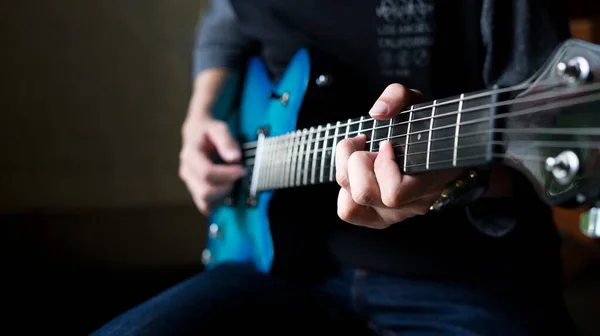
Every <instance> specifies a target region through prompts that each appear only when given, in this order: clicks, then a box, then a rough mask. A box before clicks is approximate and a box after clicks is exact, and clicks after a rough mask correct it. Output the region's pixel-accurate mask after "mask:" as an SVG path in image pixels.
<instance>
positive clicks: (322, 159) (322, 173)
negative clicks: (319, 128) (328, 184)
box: [319, 123, 331, 182]
mask: <svg viewBox="0 0 600 336" xmlns="http://www.w3.org/2000/svg"><path fill="white" fill-rule="evenodd" d="M330 128H331V124H330V123H327V126H325V138H324V140H323V152H322V153H321V172H320V174H319V181H320V182H323V179H324V173H325V157H326V154H327V138H328V137H329V129H330Z"/></svg>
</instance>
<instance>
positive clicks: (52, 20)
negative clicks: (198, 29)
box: [0, 0, 207, 265]
mask: <svg viewBox="0 0 600 336" xmlns="http://www.w3.org/2000/svg"><path fill="white" fill-rule="evenodd" d="M206 2H207V1H206V0H169V1H165V0H127V1H120V0H102V1H100V0H91V1H79V0H64V1H40V0H37V1H34V0H20V1H18V0H13V1H10V0H9V2H8V3H3V5H2V10H1V11H0V31H1V32H2V34H1V36H2V37H1V38H2V52H1V54H2V55H1V56H0V58H1V59H2V70H0V73H1V75H0V87H1V88H2V90H0V95H1V97H2V99H0V111H1V113H0V153H1V155H0V213H4V214H7V213H8V214H14V213H27V214H29V213H32V212H35V213H36V214H37V215H35V216H33V217H32V216H25V217H19V218H16V219H15V218H12V219H11V220H10V221H9V222H10V223H9V225H12V226H9V229H7V226H6V225H5V226H4V227H3V230H9V232H8V233H7V234H5V235H4V237H3V239H6V240H7V243H10V244H14V249H13V250H16V251H23V252H24V253H25V252H26V251H27V250H29V249H30V248H31V247H36V248H41V251H40V252H39V254H40V255H42V256H43V258H50V259H52V260H57V261H67V262H70V261H74V260H75V261H76V260H80V261H89V260H94V261H98V262H103V263H109V264H117V265H140V264H141V265H144V264H179V263H199V260H200V253H201V250H202V246H203V244H204V231H205V230H204V228H205V223H204V219H203V218H202V217H201V216H200V215H199V214H198V213H197V211H195V209H194V208H193V206H192V204H191V201H190V198H189V196H188V194H187V191H186V190H185V187H184V185H183V184H182V183H181V181H180V180H179V178H178V176H177V166H178V151H179V146H180V126H181V122H182V120H183V118H184V115H185V112H186V108H187V101H188V98H189V94H190V81H191V78H190V69H191V51H192V44H193V38H194V36H193V34H194V27H195V25H196V23H197V22H198V19H199V17H200V13H201V11H202V10H203V8H204V7H205V5H206ZM3 224H6V222H3ZM16 232H20V233H19V234H16ZM5 248H6V246H5ZM5 257H6V256H5Z"/></svg>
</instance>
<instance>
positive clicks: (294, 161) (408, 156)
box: [248, 92, 497, 191]
mask: <svg viewBox="0 0 600 336" xmlns="http://www.w3.org/2000/svg"><path fill="white" fill-rule="evenodd" d="M496 97H497V94H495V93H494V94H490V93H489V92H481V93H473V94H462V95H459V96H455V97H450V98H446V99H442V100H435V101H433V102H429V103H424V104H418V105H413V106H410V108H408V109H406V110H404V111H402V112H401V113H400V114H398V115H397V116H395V117H394V118H392V119H390V120H375V119H373V118H371V117H359V118H354V119H348V120H344V121H338V122H336V123H329V124H326V125H319V126H316V127H311V128H308V129H302V130H297V131H295V132H292V133H288V134H284V135H281V136H276V137H267V138H264V139H259V141H258V143H256V144H255V145H254V146H255V150H254V156H253V158H252V159H251V160H249V161H248V162H249V163H250V164H251V165H252V167H253V173H252V174H253V176H252V185H253V187H254V189H255V190H256V191H261V190H274V189H282V188H290V187H300V186H307V185H314V184H320V183H327V182H334V181H335V153H336V145H337V143H338V142H340V141H341V140H343V139H346V138H349V137H355V136H357V135H359V134H364V135H366V137H367V142H366V148H365V150H367V151H370V152H377V151H378V150H379V143H380V142H381V141H383V140H389V141H390V142H391V144H392V145H393V147H394V152H395V154H396V158H397V163H398V166H399V167H400V169H401V171H402V172H403V173H406V174H417V173H422V172H426V171H434V170H444V169H452V168H460V167H472V166H478V165H483V164H486V163H489V162H490V161H492V159H493V150H492V149H493V147H492V146H493V143H494V139H493V137H492V134H493V133H494V132H493V129H494V127H495V126H494V120H495V118H494V115H495V113H496V112H495V109H496Z"/></svg>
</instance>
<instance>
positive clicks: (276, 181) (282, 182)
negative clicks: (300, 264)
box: [257, 153, 547, 191]
mask: <svg viewBox="0 0 600 336" xmlns="http://www.w3.org/2000/svg"><path fill="white" fill-rule="evenodd" d="M491 156H492V158H494V159H504V160H518V161H521V162H524V163H532V164H536V165H537V164H545V162H546V159H547V158H546V157H540V156H534V155H522V156H519V157H518V158H515V157H514V156H511V155H510V154H502V153H492V154H491ZM486 159H488V156H487V155H485V154H479V155H472V156H468V157H462V158H458V159H457V164H458V163H460V162H465V161H473V160H486ZM452 162H453V160H452V159H448V160H438V161H436V162H430V163H429V164H430V165H439V164H449V163H452ZM423 166H425V164H424V163H421V164H412V165H407V166H406V169H410V168H422V167H423ZM328 168H330V167H328ZM334 168H335V167H334ZM463 168H464V167H463ZM301 174H304V171H303V170H302V169H300V170H296V174H295V175H288V176H285V175H278V176H276V177H270V178H271V180H270V181H268V182H267V181H265V180H261V181H260V182H259V183H258V188H257V189H258V191H264V190H272V189H278V188H285V187H294V186H299V185H306V184H317V183H326V182H334V180H330V179H329V174H327V175H325V176H326V179H325V176H324V179H323V180H321V179H318V180H317V179H314V180H312V179H311V180H308V181H306V182H304V181H303V180H300V181H299V182H298V180H297V177H298V176H299V175H301ZM265 182H266V183H265Z"/></svg>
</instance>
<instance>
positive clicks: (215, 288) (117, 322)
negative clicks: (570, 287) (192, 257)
mask: <svg viewBox="0 0 600 336" xmlns="http://www.w3.org/2000/svg"><path fill="white" fill-rule="evenodd" d="M516 301H518V300H516ZM516 301H515V300H512V299H507V297H506V296H503V295H496V294H492V292H491V291H486V290H483V289H481V288H479V289H476V288H473V287H472V286H467V285H461V284H457V283H439V282H433V281H432V282H429V281H416V280H411V279H405V278H398V277H393V276H388V275H382V274H373V273H369V272H367V271H364V270H356V269H343V270H342V272H341V274H340V276H338V277H335V278H331V279H329V280H327V281H326V282H325V283H323V284H322V285H321V286H319V287H317V288H314V287H312V288H306V287H300V286H297V285H294V284H292V283H290V282H286V281H283V280H282V279H279V278H276V277H274V276H270V275H264V274H259V273H258V272H256V271H254V270H252V269H251V268H250V267H247V266H245V265H240V264H228V265H222V266H219V267H217V268H215V269H213V270H210V271H206V272H203V273H200V274H198V275H196V276H194V277H192V278H190V279H188V280H186V281H184V282H182V283H180V284H178V285H176V286H174V287H173V288H171V289H169V290H167V291H165V292H163V293H161V294H159V295H157V296H155V297H153V298H152V299H150V300H149V301H147V302H145V303H142V304H141V305H139V306H137V307H135V308H133V309H131V310H130V311H128V312H125V313H123V314H122V315H120V316H118V317H116V318H115V319H113V320H112V321H110V322H109V323H107V324H106V325H105V326H103V327H102V328H100V329H99V330H97V331H95V332H94V333H92V335H97V336H100V335H239V334H244V335H246V334H248V335H249V334H259V335H260V334H262V335H290V334H294V335H296V334H298V335H313V334H319V333H323V334H324V333H331V334H334V335H461V336H471V335H473V336H474V335H511V336H520V335H546V334H548V332H547V330H544V328H547V329H551V330H552V331H553V333H552V334H557V335H566V334H565V332H564V331H561V330H560V329H557V328H558V324H560V323H558V321H559V320H562V318H563V317H564V316H563V315H561V314H558V315H552V313H550V311H553V312H554V311H560V309H557V310H555V309H554V308H552V307H550V306H549V305H548V303H547V302H546V303H542V302H540V304H539V305H537V306H536V305H535V304H534V305H531V304H523V305H520V304H516V303H515V302H516ZM523 302H525V300H524V301H523ZM559 305H560V304H559V303H558V302H556V305H555V306H556V307H558V306H559ZM551 308H552V309H551ZM569 335H570V333H569Z"/></svg>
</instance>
